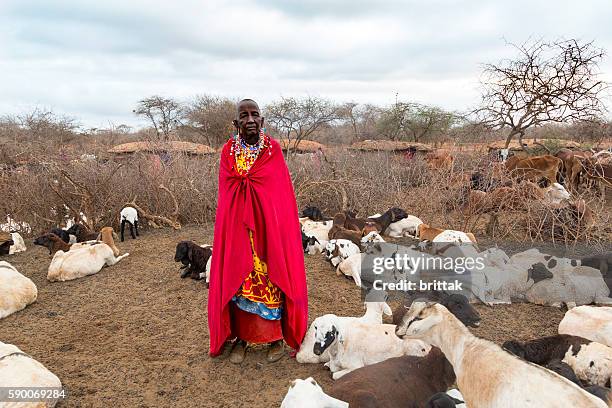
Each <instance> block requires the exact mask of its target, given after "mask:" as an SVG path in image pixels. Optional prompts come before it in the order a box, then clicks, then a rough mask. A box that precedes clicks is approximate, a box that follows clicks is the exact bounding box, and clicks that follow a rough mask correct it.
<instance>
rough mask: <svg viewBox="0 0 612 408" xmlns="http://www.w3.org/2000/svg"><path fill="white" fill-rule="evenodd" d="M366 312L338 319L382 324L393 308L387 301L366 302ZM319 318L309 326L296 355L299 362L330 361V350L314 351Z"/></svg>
mask: <svg viewBox="0 0 612 408" xmlns="http://www.w3.org/2000/svg"><path fill="white" fill-rule="evenodd" d="M364 305H365V308H366V312H365V314H364V315H363V316H361V317H353V316H338V319H340V320H343V321H347V322H348V321H359V322H363V323H378V324H382V321H383V320H382V319H383V314H385V315H387V316H390V315H391V308H390V307H389V305H387V303H385V302H367V301H366V302H364ZM318 321H319V320H318V318H317V319H315V320H314V321H313V322H312V323H311V324H310V327H309V328H308V331H307V332H306V335H305V336H304V340H303V341H302V344H301V346H300V351H298V352H297V354H296V355H295V359H296V360H297V362H298V363H325V362H328V361H329V358H330V357H329V351H328V350H325V351H324V352H323V353H322V354H320V355H317V354H315V353H314V352H313V348H314V342H315V327H316V326H317V322H318Z"/></svg>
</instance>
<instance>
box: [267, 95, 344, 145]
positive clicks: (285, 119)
mask: <svg viewBox="0 0 612 408" xmlns="http://www.w3.org/2000/svg"><path fill="white" fill-rule="evenodd" d="M341 116H342V107H341V106H339V105H337V104H335V103H333V102H331V101H329V100H327V99H323V98H318V97H312V96H308V97H305V98H291V97H290V98H284V97H281V99H280V101H276V102H273V103H271V104H270V105H268V106H267V107H266V109H265V120H266V123H269V124H271V125H272V126H273V127H274V128H275V129H276V130H277V131H278V132H279V133H280V134H281V137H283V138H285V139H286V140H287V142H288V147H289V149H296V148H297V147H298V145H299V143H300V141H302V140H304V139H306V138H307V137H308V136H310V135H312V134H313V133H314V132H316V131H317V130H318V129H319V128H321V127H322V126H323V125H325V124H330V123H332V122H334V121H336V120H338V119H340V118H341ZM289 149H288V151H289Z"/></svg>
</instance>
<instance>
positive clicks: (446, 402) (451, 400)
mask: <svg viewBox="0 0 612 408" xmlns="http://www.w3.org/2000/svg"><path fill="white" fill-rule="evenodd" d="M452 391H455V392H456V394H459V396H461V393H460V392H459V391H457V390H449V391H447V392H438V393H436V394H434V395H432V396H431V398H430V399H429V400H427V403H426V404H425V408H455V407H456V408H465V407H466V405H465V403H464V402H463V400H462V399H459V398H457V397H456V396H453V395H451V392H452ZM461 398H463V396H461Z"/></svg>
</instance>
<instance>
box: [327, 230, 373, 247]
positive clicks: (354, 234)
mask: <svg viewBox="0 0 612 408" xmlns="http://www.w3.org/2000/svg"><path fill="white" fill-rule="evenodd" d="M371 228H372V226H367V227H364V228H363V229H362V230H361V231H355V230H349V229H346V228H344V227H339V226H337V225H334V226H333V227H331V229H330V230H329V233H328V236H329V239H330V240H331V239H348V240H349V241H351V242H352V243H354V244H355V245H357V246H360V245H361V238H363V237H364V236H366V235H367V234H369V233H370V231H371V230H372V229H371ZM373 228H374V229H373V230H374V231H378V230H377V229H376V227H373ZM366 231H367V232H366Z"/></svg>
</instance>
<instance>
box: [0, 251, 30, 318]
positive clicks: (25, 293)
mask: <svg viewBox="0 0 612 408" xmlns="http://www.w3.org/2000/svg"><path fill="white" fill-rule="evenodd" d="M37 297H38V289H36V285H35V284H34V282H32V281H31V280H30V279H29V278H27V277H25V276H23V275H22V274H20V273H19V271H17V269H15V267H14V266H13V265H11V264H10V263H8V262H6V261H0V319H2V318H4V317H6V316H8V315H10V314H12V313H15V312H18V311H19V310H22V309H25V307H26V306H27V305H29V304H31V303H34V302H35V301H36V298H37Z"/></svg>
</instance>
